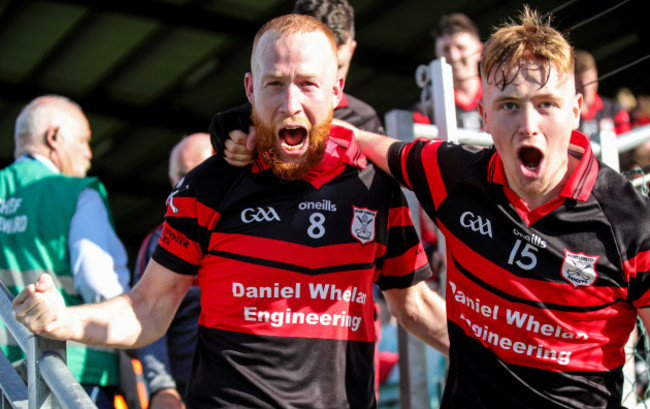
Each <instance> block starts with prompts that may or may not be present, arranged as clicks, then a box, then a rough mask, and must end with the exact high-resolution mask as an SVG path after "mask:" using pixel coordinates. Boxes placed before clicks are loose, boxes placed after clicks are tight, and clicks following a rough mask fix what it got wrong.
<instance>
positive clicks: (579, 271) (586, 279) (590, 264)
mask: <svg viewBox="0 0 650 409" xmlns="http://www.w3.org/2000/svg"><path fill="white" fill-rule="evenodd" d="M598 258H599V256H588V255H586V254H584V253H572V252H570V251H568V250H566V249H565V250H564V261H563V262H562V277H564V278H565V279H566V280H567V281H568V282H569V283H571V284H572V285H573V286H574V287H580V286H583V285H592V284H593V283H595V282H596V279H597V278H598V273H597V272H596V262H597V261H598Z"/></svg>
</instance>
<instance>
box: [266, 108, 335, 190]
mask: <svg viewBox="0 0 650 409" xmlns="http://www.w3.org/2000/svg"><path fill="white" fill-rule="evenodd" d="M332 116H333V111H330V113H329V115H328V116H327V118H325V119H324V120H323V121H322V122H321V123H319V124H316V125H313V124H311V123H308V124H307V125H306V127H307V132H308V134H309V146H308V147H307V151H306V152H305V153H304V154H303V155H301V156H300V157H297V158H296V159H295V160H292V161H290V162H286V161H284V160H283V159H282V157H281V155H280V154H281V152H280V150H281V148H280V146H279V144H278V136H277V132H276V129H275V128H274V127H273V126H269V125H267V124H265V123H264V122H263V121H262V119H261V118H260V117H259V115H258V114H257V111H256V110H255V105H253V125H254V126H255V132H256V140H255V149H256V150H257V154H258V155H260V157H261V158H262V160H263V161H264V162H265V163H266V164H268V165H269V166H271V169H272V171H273V174H274V175H275V176H277V177H279V178H281V179H284V180H301V179H304V178H305V176H306V175H307V173H309V171H310V170H311V169H312V168H313V167H314V166H316V165H318V164H319V163H320V162H321V160H323V155H324V153H325V146H326V144H327V138H329V134H330V128H331V126H332ZM294 122H296V121H294ZM298 122H303V123H304V121H298Z"/></svg>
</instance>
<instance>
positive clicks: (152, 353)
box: [134, 133, 212, 409]
mask: <svg viewBox="0 0 650 409" xmlns="http://www.w3.org/2000/svg"><path fill="white" fill-rule="evenodd" d="M211 155H212V145H211V144H210V135H209V134H207V133H194V134H191V135H188V136H185V137H183V139H181V141H180V142H178V143H177V144H176V145H175V146H174V148H173V149H172V151H171V153H170V155H169V181H170V182H171V185H172V186H176V184H177V183H179V181H180V180H181V179H182V178H183V177H184V176H185V175H186V174H187V172H189V171H190V170H191V169H192V168H194V167H195V166H197V165H198V164H199V163H201V162H203V161H204V160H205V159H207V158H208V157H210V156H211ZM162 228H163V225H162V224H161V225H160V226H158V227H157V228H156V229H155V230H153V231H152V232H151V233H149V235H148V236H147V237H146V238H145V239H144V241H143V243H142V245H141V246H140V251H139V252H138V258H137V261H136V266H135V271H134V278H135V279H134V281H136V282H137V281H138V280H140V277H141V276H142V274H143V273H144V270H145V268H146V267H147V263H148V262H149V259H150V258H151V255H152V254H153V251H154V249H155V248H156V246H157V245H158V240H159V239H160V236H161V234H162ZM200 312H201V290H200V288H199V286H198V282H197V281H196V280H195V281H194V282H193V283H192V285H191V286H190V288H189V290H188V291H187V294H185V297H184V298H183V301H181V305H180V306H179V307H178V311H176V314H175V315H174V318H173V319H172V322H171V324H170V325H169V329H168V330H167V332H166V334H165V335H163V336H162V337H161V338H159V339H158V340H157V341H154V342H153V343H152V344H149V345H147V346H145V347H142V348H139V349H138V350H137V357H138V359H140V361H141V362H142V366H143V370H144V377H145V381H146V383H147V390H148V392H149V407H150V408H151V409H161V408H168V409H171V408H184V407H185V404H184V401H183V399H182V396H185V390H186V388H187V382H188V380H189V376H190V369H191V367H192V357H193V355H194V348H195V346H196V337H197V333H198V321H199V314H200Z"/></svg>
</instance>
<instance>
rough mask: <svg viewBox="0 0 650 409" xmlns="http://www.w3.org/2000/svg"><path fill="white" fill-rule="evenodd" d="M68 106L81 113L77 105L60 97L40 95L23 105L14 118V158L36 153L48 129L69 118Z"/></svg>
mask: <svg viewBox="0 0 650 409" xmlns="http://www.w3.org/2000/svg"><path fill="white" fill-rule="evenodd" d="M53 102H54V103H53ZM70 106H72V107H75V108H77V109H78V110H79V111H81V112H83V110H82V109H81V107H80V106H79V104H77V103H76V102H74V101H72V100H71V99H69V98H67V97H64V96H61V95H42V96H40V97H36V98H34V99H33V100H32V101H31V102H29V103H28V104H27V105H25V106H24V107H23V109H22V110H21V111H20V114H18V117H17V118H16V126H15V130H14V143H15V146H16V148H15V150H14V157H15V158H18V157H19V156H20V155H23V154H25V153H35V152H36V151H38V149H39V148H40V147H41V146H42V144H43V142H44V139H43V135H44V134H45V132H47V130H48V128H49V127H51V126H60V125H61V123H62V122H64V121H65V119H66V118H68V117H69V115H70V113H69V110H68V109H67V108H69V107H70Z"/></svg>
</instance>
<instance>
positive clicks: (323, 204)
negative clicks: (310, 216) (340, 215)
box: [298, 199, 336, 212]
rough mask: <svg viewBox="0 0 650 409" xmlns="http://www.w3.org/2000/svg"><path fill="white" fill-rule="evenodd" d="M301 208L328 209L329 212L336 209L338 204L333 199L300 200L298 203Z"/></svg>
mask: <svg viewBox="0 0 650 409" xmlns="http://www.w3.org/2000/svg"><path fill="white" fill-rule="evenodd" d="M298 209H300V210H326V211H329V212H335V211H336V204H335V203H332V201H331V200H327V199H323V200H321V201H320V202H300V203H299V204H298Z"/></svg>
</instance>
